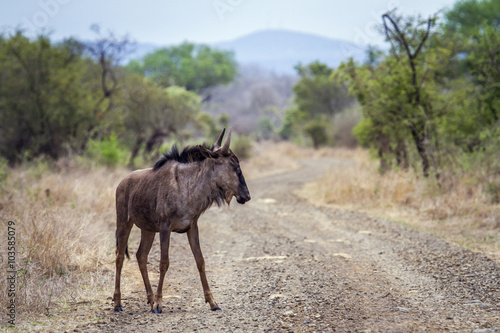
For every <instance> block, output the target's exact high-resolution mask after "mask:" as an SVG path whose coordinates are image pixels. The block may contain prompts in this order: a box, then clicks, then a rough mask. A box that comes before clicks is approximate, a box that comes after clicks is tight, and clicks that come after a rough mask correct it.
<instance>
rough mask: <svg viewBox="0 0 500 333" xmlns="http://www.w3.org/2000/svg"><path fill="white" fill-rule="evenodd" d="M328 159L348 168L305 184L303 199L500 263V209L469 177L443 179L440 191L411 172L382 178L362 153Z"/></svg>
mask: <svg viewBox="0 0 500 333" xmlns="http://www.w3.org/2000/svg"><path fill="white" fill-rule="evenodd" d="M330 156H333V157H338V158H342V159H348V160H350V161H351V166H350V167H348V168H335V169H334V170H332V171H331V172H329V173H327V174H326V175H325V176H323V177H322V178H321V179H320V180H318V181H317V182H315V183H312V184H308V185H307V186H306V187H305V188H304V189H303V191H302V194H304V196H307V197H309V198H312V200H314V201H317V202H321V203H325V204H332V205H335V206H339V207H343V208H349V209H356V210H363V211H365V212H368V213H370V214H375V215H378V216H383V217H386V218H390V219H392V220H395V221H398V222H401V223H404V224H407V225H410V226H411V227H413V228H415V229H417V230H421V231H425V232H430V233H433V234H436V235H438V236H439V237H441V238H443V239H446V240H447V241H450V242H454V243H457V244H460V245H463V246H467V247H469V248H472V249H478V250H482V251H484V252H486V253H488V254H490V255H492V256H495V257H497V258H500V237H499V230H500V205H498V204H494V203H492V202H491V196H490V195H489V194H488V191H487V189H486V188H485V186H482V185H481V184H478V183H476V182H474V181H473V179H474V177H473V175H462V176H461V177H460V178H459V177H457V176H448V177H444V176H443V177H442V178H441V181H440V184H439V185H438V184H437V182H436V181H433V180H429V179H423V178H419V177H418V176H417V175H416V174H415V173H414V172H412V171H391V172H387V173H386V174H384V175H380V174H379V173H378V172H377V169H378V165H377V162H375V161H373V160H371V159H370V158H369V154H368V152H367V151H365V150H361V149H357V150H351V151H349V150H345V149H343V150H339V151H335V150H333V151H331V152H330Z"/></svg>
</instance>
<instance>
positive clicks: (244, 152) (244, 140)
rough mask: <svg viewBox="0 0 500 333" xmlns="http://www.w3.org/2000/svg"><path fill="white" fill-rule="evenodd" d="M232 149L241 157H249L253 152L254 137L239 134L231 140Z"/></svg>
mask: <svg viewBox="0 0 500 333" xmlns="http://www.w3.org/2000/svg"><path fill="white" fill-rule="evenodd" d="M231 150H232V151H233V153H235V154H236V155H237V156H238V157H239V158H242V159H245V158H249V157H250V153H251V152H252V139H251V138H250V137H249V136H246V135H238V136H237V137H235V138H234V139H233V140H232V141H231Z"/></svg>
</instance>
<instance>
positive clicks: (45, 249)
mask: <svg viewBox="0 0 500 333" xmlns="http://www.w3.org/2000/svg"><path fill="white" fill-rule="evenodd" d="M65 164H66V165H65ZM71 164H72V163H71V162H69V161H65V162H64V161H60V162H59V163H58V165H56V166H55V169H56V170H57V171H50V170H49V168H48V167H47V165H46V164H44V163H39V164H37V165H34V166H31V167H23V168H19V169H16V170H12V171H10V172H9V175H8V178H7V179H6V180H5V182H4V183H3V185H2V193H1V196H0V210H1V215H2V217H3V218H2V224H1V226H0V227H1V231H0V235H1V237H2V241H1V243H2V251H0V252H1V254H2V257H3V259H4V260H2V262H6V261H7V260H6V256H5V254H6V253H5V252H4V251H5V250H6V249H4V246H3V244H4V239H5V240H6V239H7V221H9V220H11V221H14V223H15V238H16V243H15V250H16V256H15V266H16V270H17V277H16V281H15V283H16V289H17V291H16V294H15V302H16V327H18V328H23V329H30V328H33V327H36V326H38V325H40V323H41V322H45V321H50V319H51V318H53V317H54V316H57V315H58V314H60V313H63V312H67V311H76V305H81V304H86V303H87V302H89V301H92V300H93V299H94V298H95V295H96V293H98V292H99V291H102V290H104V289H108V291H109V290H111V288H112V277H113V275H112V274H110V267H112V262H113V261H114V237H113V235H114V232H113V231H114V224H115V216H114V190H115V188H116V185H117V183H118V181H119V180H120V179H121V178H122V177H123V176H124V175H125V174H126V173H127V171H126V170H123V169H116V170H109V169H106V168H97V169H87V168H82V167H75V166H71ZM6 275H7V271H6V270H5V269H4V267H2V270H1V271H0V279H1V280H2V281H5V280H6V278H7V276H6ZM2 285H3V284H2ZM110 295H111V294H110ZM10 298H11V297H9V295H8V294H7V289H6V288H1V289H0V299H1V300H2V309H5V307H4V305H5V304H3V303H4V300H5V301H7V300H9V299H10ZM6 316H7V312H6V311H4V310H2V311H0V321H1V326H4V325H5V324H6V323H7V318H6ZM1 326H0V327H1Z"/></svg>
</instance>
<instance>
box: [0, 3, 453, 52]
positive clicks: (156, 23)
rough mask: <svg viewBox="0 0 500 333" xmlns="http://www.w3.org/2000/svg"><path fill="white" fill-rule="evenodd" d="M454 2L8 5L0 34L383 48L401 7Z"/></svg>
mask: <svg viewBox="0 0 500 333" xmlns="http://www.w3.org/2000/svg"><path fill="white" fill-rule="evenodd" d="M454 3H455V0H417V1H415V0H410V1H408V0H348V1H345V0H343V1H341V0H330V1H328V0H171V1H168V0H148V1H141V2H140V1H138V0H17V1H14V0H2V1H1V3H0V29H1V31H2V32H3V33H10V32H12V31H14V30H15V28H18V27H21V28H24V29H25V31H26V32H27V33H33V32H34V31H35V30H39V29H44V30H45V31H46V32H52V34H51V36H52V37H53V38H54V39H56V40H58V39H61V38H63V37H68V36H74V37H77V38H80V39H93V38H94V37H95V34H94V33H93V32H92V31H91V30H90V25H92V24H94V23H97V24H99V25H100V26H101V28H102V30H104V31H113V32H114V33H115V35H118V36H123V35H126V34H128V35H129V36H130V38H131V39H132V40H135V41H138V42H149V43H154V44H159V45H169V44H176V43H180V42H182V41H185V40H189V41H192V42H198V43H202V42H204V43H210V42H220V41H226V40H231V39H234V38H237V37H240V36H242V35H245V34H248V33H251V32H254V31H258V30H266V29H288V30H295V31H302V32H309V33H314V34H317V35H322V36H326V37H331V38H336V39H343V40H346V41H351V42H355V43H358V44H379V45H380V44H381V43H382V41H383V38H382V37H381V36H379V34H377V33H376V31H375V27H376V26H377V24H379V23H380V22H381V18H380V16H381V15H382V14H383V13H384V12H385V11H387V10H389V9H393V8H395V7H397V8H398V9H399V10H400V11H401V12H402V13H404V14H422V15H424V16H425V17H427V16H428V15H430V14H433V13H436V12H437V11H438V10H440V9H442V8H446V7H448V8H449V7H451V6H452V5H453V4H454Z"/></svg>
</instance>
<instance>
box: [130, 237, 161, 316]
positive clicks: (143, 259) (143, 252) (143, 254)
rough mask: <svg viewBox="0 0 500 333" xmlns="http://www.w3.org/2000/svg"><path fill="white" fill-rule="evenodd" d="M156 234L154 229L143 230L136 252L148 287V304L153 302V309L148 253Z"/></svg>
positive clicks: (143, 278)
mask: <svg viewBox="0 0 500 333" xmlns="http://www.w3.org/2000/svg"><path fill="white" fill-rule="evenodd" d="M155 234H156V233H155V232H152V231H147V230H141V244H140V245H139V249H138V250H137V253H136V254H135V256H136V257H137V263H138V264H139V270H140V271H141V275H142V280H143V281H144V287H145V288H146V294H147V297H148V304H151V310H153V304H154V294H153V289H152V288H151V283H150V282H149V276H148V254H149V251H150V250H151V246H152V245H153V241H154V239H155Z"/></svg>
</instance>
